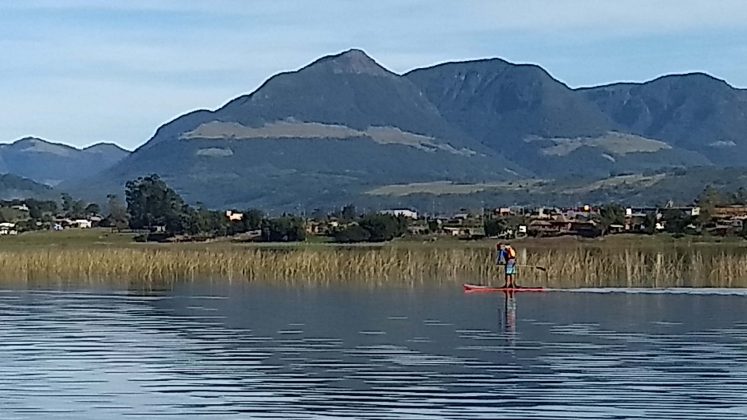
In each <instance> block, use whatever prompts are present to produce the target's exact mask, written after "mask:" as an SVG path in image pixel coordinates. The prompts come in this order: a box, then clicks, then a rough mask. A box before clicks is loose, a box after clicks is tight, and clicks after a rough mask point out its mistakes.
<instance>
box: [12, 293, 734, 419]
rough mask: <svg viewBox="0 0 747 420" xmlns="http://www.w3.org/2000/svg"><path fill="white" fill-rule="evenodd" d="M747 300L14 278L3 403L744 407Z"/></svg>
mask: <svg viewBox="0 0 747 420" xmlns="http://www.w3.org/2000/svg"><path fill="white" fill-rule="evenodd" d="M519 306H520V309H517V308H519ZM744 309H745V297H744V296H734V295H714V294H706V293H705V292H703V293H702V294H689V295H685V294H670V293H659V294H640V293H596V292H588V293H569V292H548V293H517V294H483V295H469V296H467V295H464V294H462V293H461V291H460V290H459V289H458V288H439V289H432V288H423V289H400V290H361V289H355V288H353V287H347V288H329V289H324V288H307V289H282V288H273V287H258V286H236V285H233V286H231V285H227V284H216V285H211V286H199V287H198V286H195V285H184V286H181V287H179V288H177V289H176V290H174V291H160V292H157V293H146V294H143V293H136V294H131V293H128V292H111V291H98V292H97V291H90V290H89V291H33V290H31V291H28V290H8V291H3V292H0V342H1V343H3V344H2V345H1V346H0V370H2V371H3V375H2V376H0V389H2V392H0V413H1V414H2V415H1V416H0V417H2V418H3V419H5V418H44V419H47V418H51V419H56V418H64V419H70V418H75V419H109V418H121V417H128V416H132V417H143V418H150V419H159V418H174V417H182V418H201V417H206V418H330V417H333V418H339V417H350V418H372V419H373V418H407V419H411V418H415V419H418V418H470V419H473V418H539V419H549V418H553V419H555V418H580V417H581V418H600V419H606V418H609V419H612V418H640V419H643V418H646V419H651V418H675V417H676V418H691V419H696V418H697V419H701V418H719V419H728V418H745V412H747V403H745V402H744V401H743V398H742V397H743V396H744V395H745V394H747V364H745V362H747V347H745V343H747V323H746V322H744V321H743V320H742V314H743V313H744ZM496 312H497V313H498V319H496V317H495V314H496Z"/></svg>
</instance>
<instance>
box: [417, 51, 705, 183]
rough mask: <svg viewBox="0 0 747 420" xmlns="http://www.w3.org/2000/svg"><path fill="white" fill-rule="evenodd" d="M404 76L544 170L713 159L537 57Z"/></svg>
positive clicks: (457, 121) (603, 170) (460, 121)
mask: <svg viewBox="0 0 747 420" xmlns="http://www.w3.org/2000/svg"><path fill="white" fill-rule="evenodd" d="M405 77H406V78H408V79H409V80H411V81H412V82H413V83H415V84H416V85H417V86H419V87H420V88H421V89H422V91H423V92H424V93H425V95H426V96H427V97H428V99H429V100H430V101H431V102H433V103H434V104H435V105H436V107H437V108H438V110H439V112H440V113H441V115H443V116H444V118H446V119H447V120H448V121H449V122H450V123H452V124H453V125H455V126H457V127H460V128H461V129H463V130H465V131H466V132H467V133H469V134H470V135H471V136H473V137H474V138H476V139H478V140H479V141H480V142H482V143H483V144H484V145H486V146H488V147H490V148H492V149H493V150H496V151H499V152H502V153H504V154H505V155H506V156H508V157H509V158H511V159H513V160H514V161H516V162H517V163H519V164H520V165H523V166H524V167H526V168H527V169H529V170H530V171H532V172H534V173H536V174H538V175H541V176H549V177H555V176H559V175H568V174H573V173H576V174H579V175H597V176H602V175H608V174H610V173H615V172H628V171H640V170H647V169H654V168H660V167H666V166H694V165H708V164H710V162H709V160H708V159H707V158H706V157H704V156H702V155H701V154H699V153H697V152H694V151H691V150H686V149H684V148H679V147H677V146H676V145H672V144H668V143H666V142H662V141H659V140H658V138H657V137H652V138H647V137H646V134H648V133H639V132H636V131H631V130H626V127H625V126H624V125H623V124H622V122H621V121H619V120H618V119H616V118H615V115H614V114H613V113H610V112H609V110H607V109H603V108H602V107H600V106H599V105H598V103H596V102H594V101H593V100H590V98H589V96H588V95H585V94H583V93H581V92H579V91H578V90H574V89H571V88H570V87H568V86H566V85H565V84H563V83H562V82H560V81H558V80H556V79H555V78H553V77H552V76H550V74H549V73H547V72H546V71H545V70H544V69H542V68H541V67H539V66H536V65H525V64H522V65H517V64H512V63H508V62H506V61H503V60H500V59H490V60H477V61H468V62H455V63H446V64H440V65H437V66H433V67H429V68H424V69H417V70H413V71H411V72H409V73H407V74H405ZM632 134H635V135H632Z"/></svg>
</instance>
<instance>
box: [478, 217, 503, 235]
mask: <svg viewBox="0 0 747 420" xmlns="http://www.w3.org/2000/svg"><path fill="white" fill-rule="evenodd" d="M483 227H484V228H485V236H498V235H500V234H502V233H503V232H505V231H506V223H505V221H504V220H502V219H488V220H485V223H483Z"/></svg>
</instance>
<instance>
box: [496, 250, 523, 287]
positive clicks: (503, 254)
mask: <svg viewBox="0 0 747 420" xmlns="http://www.w3.org/2000/svg"><path fill="white" fill-rule="evenodd" d="M496 250H497V251H498V257H497V258H496V261H495V262H496V264H497V265H503V266H505V267H504V268H505V271H504V272H505V275H506V277H505V283H504V285H503V287H505V288H509V289H513V288H516V287H518V286H517V285H516V282H515V280H514V279H515V276H516V250H515V249H514V248H513V247H512V246H511V245H510V244H503V243H500V242H499V243H498V245H496Z"/></svg>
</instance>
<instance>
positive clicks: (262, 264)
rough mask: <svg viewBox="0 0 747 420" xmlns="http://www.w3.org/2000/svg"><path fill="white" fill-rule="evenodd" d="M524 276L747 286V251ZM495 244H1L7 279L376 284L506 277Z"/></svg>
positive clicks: (570, 265) (567, 252) (542, 252)
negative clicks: (496, 260)
mask: <svg viewBox="0 0 747 420" xmlns="http://www.w3.org/2000/svg"><path fill="white" fill-rule="evenodd" d="M520 261H521V262H522V263H524V262H526V263H528V264H532V265H540V266H544V267H546V268H547V269H548V270H547V272H546V273H543V272H541V271H538V270H532V269H528V268H523V269H521V270H520V277H519V282H520V283H522V284H525V285H542V286H546V287H559V288H577V287H747V253H744V252H730V251H727V250H725V249H715V250H714V249H708V248H704V249H699V248H686V249H669V250H667V251H662V250H658V251H657V250H653V249H620V250H613V249H603V248H584V247H576V248H570V249H567V248H560V249H548V248H541V249H529V250H526V249H525V250H522V251H521V252H520ZM500 278H501V273H500V272H499V270H498V269H497V268H496V267H495V266H494V264H493V255H492V254H491V250H490V249H485V248H471V247H464V248H443V247H431V248H429V247H416V248H409V247H380V248H362V247H360V248H356V247H351V248H337V247H317V248H288V249H268V248H250V247H217V248H210V247H207V248H202V249H199V248H180V247H143V248H137V247H122V248H117V247H111V248H103V247H102V248H80V249H74V248H71V249H59V248H55V249H36V248H30V249H11V250H4V251H0V280H2V281H4V282H18V281H21V282H71V281H72V282H83V283H88V284H97V283H101V284H107V283H111V282H127V283H129V284H139V285H143V286H146V287H147V286H156V285H166V286H168V285H170V284H174V283H178V282H191V281H208V280H227V281H241V282H247V281H250V282H275V283H279V282H282V283H287V284H308V285H316V284H321V285H334V284H340V283H358V284H365V285H370V286H379V285H387V284H400V285H405V286H415V285H432V284H437V283H443V282H452V283H459V282H472V283H482V284H497V283H500V282H501V279H500Z"/></svg>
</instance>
